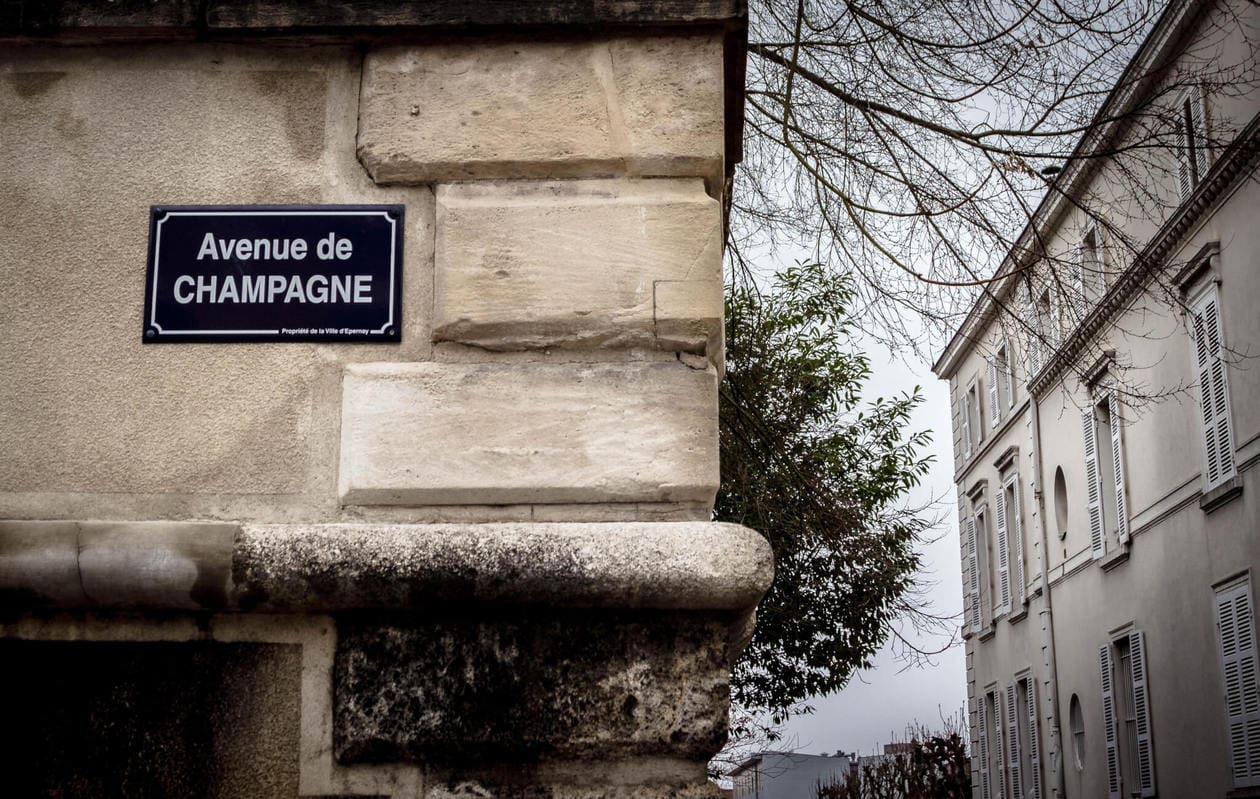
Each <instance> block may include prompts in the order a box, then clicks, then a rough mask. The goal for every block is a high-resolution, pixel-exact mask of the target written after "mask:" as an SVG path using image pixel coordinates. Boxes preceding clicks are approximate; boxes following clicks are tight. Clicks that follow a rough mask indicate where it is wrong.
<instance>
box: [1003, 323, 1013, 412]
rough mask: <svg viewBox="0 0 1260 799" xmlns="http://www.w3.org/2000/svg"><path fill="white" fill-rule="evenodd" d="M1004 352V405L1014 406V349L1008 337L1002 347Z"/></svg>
mask: <svg viewBox="0 0 1260 799" xmlns="http://www.w3.org/2000/svg"><path fill="white" fill-rule="evenodd" d="M1002 351H1003V352H1005V353H1006V364H1005V365H1006V377H1005V382H1006V407H1007V408H1014V407H1015V350H1014V349H1012V348H1011V341H1010V339H1008V340H1007V342H1006V346H1005V347H1003V348H1002Z"/></svg>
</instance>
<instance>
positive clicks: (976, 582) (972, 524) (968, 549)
mask: <svg viewBox="0 0 1260 799" xmlns="http://www.w3.org/2000/svg"><path fill="white" fill-rule="evenodd" d="M963 531H964V535H963V548H964V553H965V556H966V564H967V574H966V581H967V584H966V589H967V628H968V630H969V631H970V632H972V633H979V632H980V556H979V549H978V547H977V545H976V517H975V515H974V514H966V516H965V517H964V518H963Z"/></svg>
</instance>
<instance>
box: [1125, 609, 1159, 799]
mask: <svg viewBox="0 0 1260 799" xmlns="http://www.w3.org/2000/svg"><path fill="white" fill-rule="evenodd" d="M1129 667H1130V670H1131V671H1132V676H1133V716H1134V720H1135V721H1136V722H1137V761H1138V784H1139V785H1141V787H1142V796H1143V797H1147V796H1154V795H1155V744H1154V740H1153V737H1152V733H1151V705H1150V696H1149V692H1148V691H1147V690H1146V647H1145V644H1144V643H1143V636H1142V633H1141V632H1140V631H1134V632H1131V633H1129Z"/></svg>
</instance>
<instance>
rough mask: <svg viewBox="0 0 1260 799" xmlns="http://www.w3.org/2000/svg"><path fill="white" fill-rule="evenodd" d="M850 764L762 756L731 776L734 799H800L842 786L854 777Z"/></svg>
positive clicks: (837, 758) (837, 759) (841, 758)
mask: <svg viewBox="0 0 1260 799" xmlns="http://www.w3.org/2000/svg"><path fill="white" fill-rule="evenodd" d="M852 763H853V761H851V760H850V759H849V758H848V757H846V756H845V755H841V754H838V753H837V754H836V755H834V756H832V755H803V754H800V753H796V752H762V753H761V754H758V755H756V756H754V757H750V758H749V759H748V760H745V761H744V762H743V763H740V764H739V766H738V767H737V768H736V769H735V770H734V771H732V772H731V775H730V776H731V780H732V784H733V787H734V794H733V796H734V799H801V797H811V796H815V795H816V793H817V791H818V789H819V787H820V786H821V787H827V786H831V785H842V784H844V783H845V782H846V781H848V780H849V779H850V777H851V770H852V769H851V764H852Z"/></svg>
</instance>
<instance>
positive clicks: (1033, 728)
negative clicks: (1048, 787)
mask: <svg viewBox="0 0 1260 799" xmlns="http://www.w3.org/2000/svg"><path fill="white" fill-rule="evenodd" d="M1027 712H1028V796H1029V797H1031V799H1041V742H1040V740H1039V737H1040V735H1041V725H1040V724H1038V723H1037V722H1038V719H1037V681H1036V680H1034V679H1033V678H1032V677H1031V676H1029V678H1028V708H1027Z"/></svg>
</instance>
